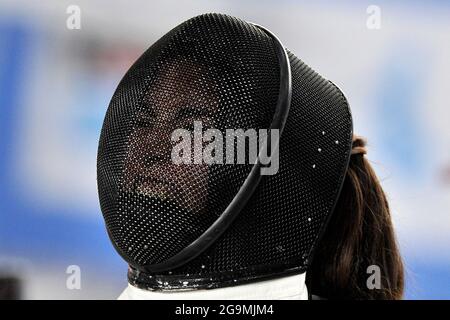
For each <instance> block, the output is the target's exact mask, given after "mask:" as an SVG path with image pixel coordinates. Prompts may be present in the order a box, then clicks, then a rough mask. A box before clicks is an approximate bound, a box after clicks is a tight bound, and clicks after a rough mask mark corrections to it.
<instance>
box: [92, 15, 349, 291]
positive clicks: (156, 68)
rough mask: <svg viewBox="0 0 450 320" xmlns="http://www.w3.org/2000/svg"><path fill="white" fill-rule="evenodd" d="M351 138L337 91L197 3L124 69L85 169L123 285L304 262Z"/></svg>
mask: <svg viewBox="0 0 450 320" xmlns="http://www.w3.org/2000/svg"><path fill="white" fill-rule="evenodd" d="M351 144H352V120H351V115H350V111H349V107H348V104H347V101H346V99H345V97H344V96H343V94H342V92H341V91H340V90H339V89H338V88H337V87H336V86H335V85H333V84H332V83H331V82H330V81H327V80H326V79H324V78H322V77H321V76H320V75H318V74H317V73H316V72H314V71H313V70H311V69H310V68H309V67H308V66H307V65H305V64H304V63H303V62H302V61H301V60H299V59H298V58H297V57H295V56H294V55H293V54H292V53H290V52H289V51H287V50H286V49H284V47H283V46H282V44H281V43H280V41H279V40H278V39H277V38H276V37H275V36H274V35H273V34H272V33H271V32H270V31H268V30H266V29H264V28H263V27H260V26H257V25H255V24H252V23H248V22H245V21H242V20H239V19H236V18H233V17H230V16H227V15H221V14H205V15H201V16H198V17H195V18H192V19H190V20H188V21H186V22H184V23H182V24H181V25H179V26H177V27H176V28H174V29H173V30H171V31H170V32H169V33H167V34H166V35H165V36H163V37H162V38H161V39H160V40H158V41H157V42H156V43H155V44H154V45H152V46H151V47H150V48H149V49H148V50H147V51H146V52H145V53H144V54H143V55H142V56H141V57H140V58H139V59H138V60H137V61H136V62H135V63H134V64H133V66H132V67H131V68H130V69H129V70H128V72H127V73H126V75H125V76H124V78H123V79H122V80H121V82H120V84H119V86H118V88H117V89H116V92H115V93H114V95H113V97H112V100H111V102H110V105H109V108H108V111H107V113H106V116H105V120H104V123H103V128H102V132H101V136H100V143H99V149H98V159H97V180H98V190H99V197H100V205H101V209H102V212H103V216H104V219H105V222H106V228H107V231H108V234H109V236H110V238H111V241H112V243H113V245H114V246H115V248H116V250H117V251H118V252H119V254H120V255H121V256H122V257H123V258H124V259H125V260H126V261H127V262H128V264H129V265H130V268H129V272H128V277H129V281H130V283H132V284H133V285H135V286H138V287H141V288H146V289H150V290H171V289H189V288H216V287H223V286H228V285H235V284H242V283H246V282H251V281H258V280H263V279H268V278H274V277H279V276H283V275H288V274H295V273H302V272H304V271H306V269H307V267H308V264H309V262H310V261H311V258H312V257H313V252H314V247H315V244H316V243H317V242H318V239H319V237H320V234H321V233H322V232H323V230H324V228H325V226H326V223H327V221H328V219H329V217H330V215H331V214H332V212H333V208H334V206H335V203H336V201H337V199H338V196H339V192H340V189H341V186H342V183H343V180H344V177H345V173H346V170H347V166H348V161H349V158H350V150H351Z"/></svg>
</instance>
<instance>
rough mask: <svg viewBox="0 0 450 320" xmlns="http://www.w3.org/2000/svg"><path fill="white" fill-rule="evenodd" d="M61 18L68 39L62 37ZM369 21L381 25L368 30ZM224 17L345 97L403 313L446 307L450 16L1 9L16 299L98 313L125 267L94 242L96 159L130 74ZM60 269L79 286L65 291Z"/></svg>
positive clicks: (7, 210)
mask: <svg viewBox="0 0 450 320" xmlns="http://www.w3.org/2000/svg"><path fill="white" fill-rule="evenodd" d="M69 5H78V6H79V8H80V10H81V29H79V30H71V29H68V28H67V26H66V21H67V19H68V18H69V16H70V14H68V13H66V9H67V7H68V6H69ZM370 5H376V6H378V8H379V9H380V13H381V15H380V20H379V22H380V25H379V26H380V28H379V29H371V28H370V26H369V27H368V26H367V21H368V19H370V17H371V12H372V11H371V10H370V9H369V12H367V10H368V7H369V6H370ZM205 12H222V13H228V14H231V15H234V16H237V17H240V18H242V19H244V20H247V21H252V22H256V23H258V24H261V25H263V26H266V27H267V28H269V29H270V30H272V31H273V32H275V34H277V35H278V37H279V38H280V39H282V41H283V43H284V44H285V45H286V46H287V47H288V48H289V49H290V50H292V51H293V52H294V53H295V54H296V55H297V56H298V57H300V58H301V59H302V60H303V61H305V62H306V63H307V64H309V65H310V66H311V67H313V68H314V69H315V70H316V71H318V72H319V73H320V74H322V75H323V76H325V77H326V78H328V79H331V80H332V81H333V82H334V83H336V84H337V85H338V86H339V87H341V88H342V89H343V91H344V92H345V93H346V95H347V97H348V99H349V101H350V104H351V107H352V112H353V116H354V122H355V132H357V133H358V134H360V135H363V136H365V137H367V138H368V141H369V154H368V157H369V159H370V160H371V161H372V164H373V165H374V168H375V170H376V171H377V173H378V175H379V176H380V178H381V180H382V183H383V186H384V187H385V189H386V191H387V193H388V197H389V200H390V204H391V207H392V210H393V218H394V222H395V226H396V230H397V235H398V240H399V243H400V246H401V250H402V254H403V257H404V259H405V263H406V267H407V283H406V298H407V299H436V298H437V299H449V298H450V105H449V99H448V93H449V92H450V58H449V57H450V3H448V2H445V1H427V2H425V1H424V2H423V3H420V2H415V1H395V2H392V1H390V2H388V1H378V2H373V1H371V2H366V1H346V2H339V4H338V3H336V2H334V1H333V2H332V1H329V2H327V1H315V2H314V4H312V3H310V2H306V1H293V0H281V1H268V0H263V1H256V0H254V1H246V2H243V1H237V0H234V1H225V0H215V1H174V0H170V1H115V2H114V3H112V2H111V1H106V0H97V1H64V0H59V1H56V0H55V1H49V0H45V1H39V2H38V1H22V0H15V1H9V0H2V1H1V2H0V108H1V109H0V191H1V192H0V274H2V273H5V274H13V275H14V274H15V275H19V277H20V278H21V279H22V283H23V285H22V289H23V297H24V298H28V299H40V298H42V299H46V298H56V299H66V298H67V299H78V298H86V299H94V298H98V299H109V298H116V297H117V296H118V295H119V293H120V292H121V290H122V289H123V288H124V287H125V286H126V268H127V266H126V264H125V263H124V262H123V261H122V260H121V259H120V258H119V256H118V255H117V254H116V253H115V251H114V250H113V248H112V246H111V245H110V243H109V240H108V238H107V235H106V232H105V228H104V224H103V219H102V216H101V212H100V210H99V204H98V199H97V190H96V151H97V150H96V148H97V143H98V138H99V132H100V128H101V124H102V121H103V116H104V114H105V111H106V108H107V106H108V103H109V100H110V98H111V96H112V94H113V92H114V90H115V87H116V86H117V84H118V82H119V80H120V79H121V77H122V76H123V74H124V73H125V71H126V70H127V68H128V67H129V66H130V65H131V64H132V63H133V62H134V60H135V59H136V58H137V57H138V56H139V55H140V54H141V53H142V52H143V51H144V50H145V49H146V48H147V47H149V46H150V45H151V44H152V43H153V42H154V41H155V40H157V39H158V38H159V37H160V36H162V35H163V34H164V33H165V32H167V31H168V30H170V29H171V28H173V27H174V26H176V25H177V24H179V23H181V22H182V21H184V20H186V19H188V18H190V17H192V16H195V15H197V14H201V13H205ZM69 265H78V266H79V267H80V269H81V271H82V278H81V279H82V282H81V288H80V289H79V290H68V289H67V287H66V280H67V277H68V274H67V273H66V271H67V267H68V266H69Z"/></svg>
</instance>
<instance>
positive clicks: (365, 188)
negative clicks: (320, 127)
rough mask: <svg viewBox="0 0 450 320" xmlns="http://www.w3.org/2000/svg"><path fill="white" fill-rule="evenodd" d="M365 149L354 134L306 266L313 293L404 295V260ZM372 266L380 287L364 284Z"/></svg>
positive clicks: (333, 295) (332, 295) (374, 296)
mask: <svg viewBox="0 0 450 320" xmlns="http://www.w3.org/2000/svg"><path fill="white" fill-rule="evenodd" d="M366 153H367V150H366V141H365V140H364V139H363V138H361V137H358V136H354V138H353V148H352V155H351V159H350V164H349V168H348V171H347V175H346V178H345V181H344V185H343V188H342V191H341V194H340V197H339V199H338V202H337V204H336V208H335V210H334V212H333V214H332V216H331V218H330V221H329V223H328V225H327V228H326V230H325V232H324V234H323V237H322V238H321V240H320V241H319V243H318V245H317V250H316V253H315V255H314V257H313V261H312V264H311V266H310V268H309V270H308V272H307V277H308V282H309V291H310V292H311V293H312V294H314V295H318V296H321V297H324V298H328V299H401V298H402V295H403V286H404V274H403V272H404V271H403V263H402V259H401V256H400V252H399V250H398V246H397V243H396V239H395V234H394V229H393V225H392V221H391V214H390V210H389V205H388V202H387V199H386V196H385V193H384V191H383V189H382V188H381V185H380V182H379V180H378V178H377V176H376V174H375V172H374V170H373V169H372V166H371V165H370V164H369V162H368V160H367V159H366V157H365V154H366ZM370 266H375V269H374V270H375V272H377V271H379V272H380V278H379V279H380V280H381V281H380V283H379V288H373V287H370V286H368V285H367V282H368V278H369V277H370V276H371V274H372V273H371V272H369V271H368V270H372V269H368V268H369V267H370ZM372 268H373V267H372Z"/></svg>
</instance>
